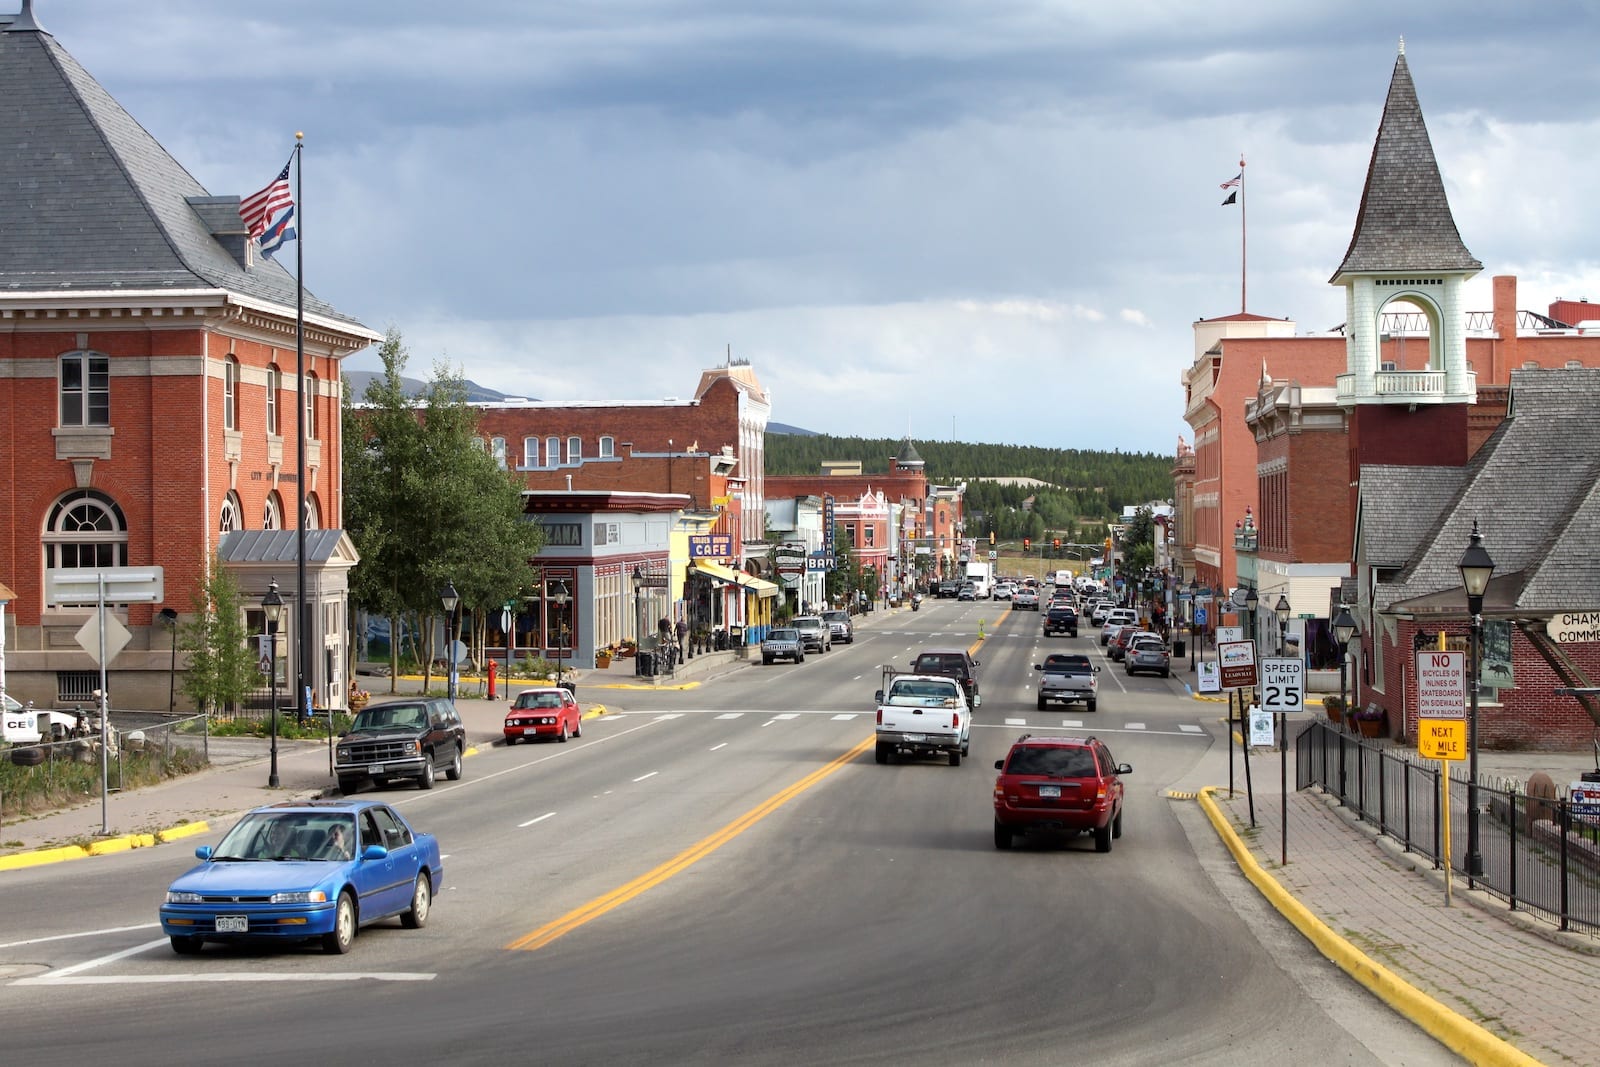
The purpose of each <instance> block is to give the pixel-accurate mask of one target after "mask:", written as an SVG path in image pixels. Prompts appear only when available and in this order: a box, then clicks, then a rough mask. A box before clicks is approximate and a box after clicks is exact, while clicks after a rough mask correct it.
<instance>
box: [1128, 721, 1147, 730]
mask: <svg viewBox="0 0 1600 1067" xmlns="http://www.w3.org/2000/svg"><path fill="white" fill-rule="evenodd" d="M1123 729H1125V730H1143V729H1145V725H1144V723H1142V722H1130V723H1125V724H1124V725H1123Z"/></svg>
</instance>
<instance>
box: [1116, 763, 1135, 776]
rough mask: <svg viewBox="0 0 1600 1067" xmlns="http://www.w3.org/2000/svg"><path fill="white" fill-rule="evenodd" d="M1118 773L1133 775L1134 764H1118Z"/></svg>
mask: <svg viewBox="0 0 1600 1067" xmlns="http://www.w3.org/2000/svg"><path fill="white" fill-rule="evenodd" d="M1117 773H1118V774H1132V773H1133V764H1131V763H1119V764H1117Z"/></svg>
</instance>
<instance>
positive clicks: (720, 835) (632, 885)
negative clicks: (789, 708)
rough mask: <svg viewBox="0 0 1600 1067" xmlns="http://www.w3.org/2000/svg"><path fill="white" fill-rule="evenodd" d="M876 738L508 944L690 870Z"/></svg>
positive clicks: (542, 936) (530, 941)
mask: <svg viewBox="0 0 1600 1067" xmlns="http://www.w3.org/2000/svg"><path fill="white" fill-rule="evenodd" d="M876 742H877V738H876V737H868V738H867V739H866V740H864V741H862V742H861V743H860V744H859V745H857V746H856V747H855V748H852V749H851V750H850V751H848V752H846V753H845V754H844V755H842V756H839V757H837V758H836V759H834V760H833V761H832V762H830V763H827V764H825V765H824V766H821V767H819V768H817V769H816V770H814V771H812V772H811V773H810V774H808V775H806V776H805V777H804V778H802V779H800V780H799V781H798V782H795V783H794V784H793V785H791V786H789V787H788V788H787V789H785V790H783V791H782V792H780V793H775V794H774V795H772V796H770V797H768V798H767V799H766V800H764V801H762V802H761V803H760V804H757V805H756V806H755V807H753V808H751V809H750V810H749V811H747V812H745V813H744V814H743V815H741V816H739V817H738V818H737V819H735V820H733V821H732V822H730V823H729V824H728V825H726V826H724V827H723V828H722V829H720V830H718V831H717V832H716V833H714V834H712V835H711V836H710V837H707V838H704V839H702V840H701V841H698V842H696V843H695V844H693V845H691V846H689V847H688V848H686V849H684V850H683V851H682V852H680V853H678V854H677V855H676V856H674V857H672V859H670V860H668V861H667V862H665V863H663V864H661V865H660V866H659V867H656V868H654V869H652V870H649V871H646V872H645V873H644V874H641V875H640V876H639V877H637V878H635V879H634V880H633V881H631V882H628V883H627V884H626V885H623V886H619V887H618V888H616V889H613V890H612V891H611V892H609V893H606V894H605V895H604V896H599V897H596V898H595V899H593V900H591V901H589V903H587V904H584V905H581V906H580V907H577V908H574V909H573V910H571V911H569V912H567V913H566V914H565V915H563V916H561V918H559V919H554V920H552V921H550V922H547V923H545V924H544V925H543V926H541V927H539V928H538V929H537V930H534V931H533V932H531V933H528V934H524V935H523V936H522V937H519V938H517V939H516V940H515V941H513V942H511V944H509V945H507V946H506V948H508V949H515V950H518V951H522V952H532V951H534V950H535V949H540V948H543V947H544V946H546V945H548V944H549V943H550V942H552V941H554V940H555V939H556V938H558V937H561V936H563V935H565V934H569V933H571V932H572V931H574V930H576V929H577V928H578V927H580V926H582V925H584V924H585V923H587V922H589V921H591V920H593V919H598V918H599V917H600V916H602V915H604V914H606V912H608V911H611V910H612V909H613V908H619V907H621V906H622V905H624V904H626V903H627V902H628V901H630V900H632V899H634V898H635V897H637V896H639V895H640V894H641V893H644V892H646V891H647V890H650V889H654V888H655V887H656V886H658V885H660V884H661V883H662V882H665V881H666V880H667V879H668V878H671V877H672V876H673V875H675V874H678V873H679V872H681V871H685V870H688V869H689V868H690V867H692V866H694V865H695V864H696V863H698V862H700V861H701V860H703V859H705V858H706V857H707V856H709V855H711V853H713V852H715V851H716V850H717V849H719V848H721V847H722V846H723V845H725V844H727V843H728V842H729V841H732V840H733V839H734V838H735V837H738V836H739V835H740V834H741V833H743V832H744V831H746V830H748V829H749V828H750V827H752V826H754V825H755V824H756V823H758V822H760V821H761V820H762V819H765V818H766V817H767V816H768V815H771V814H772V813H773V812H774V811H777V810H778V809H779V808H781V807H783V805H785V804H787V803H788V802H789V801H791V800H793V799H794V798H795V797H797V796H799V795H800V794H801V793H804V792H805V791H806V790H807V789H810V788H811V787H812V786H814V785H816V784H817V783H818V782H820V781H822V780H823V779H824V778H826V777H828V776H829V775H830V774H833V773H834V772H835V771H837V770H839V768H841V767H843V766H844V765H845V764H847V763H849V762H851V761H852V760H854V759H855V758H856V757H857V756H860V755H861V754H862V753H864V752H866V750H867V749H869V748H871V747H872V746H873V745H874V744H876Z"/></svg>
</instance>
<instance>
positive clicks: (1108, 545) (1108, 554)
mask: <svg viewBox="0 0 1600 1067" xmlns="http://www.w3.org/2000/svg"><path fill="white" fill-rule="evenodd" d="M1106 558H1107V559H1110V558H1111V538H1109V537H1108V538H1106Z"/></svg>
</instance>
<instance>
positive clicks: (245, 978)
mask: <svg viewBox="0 0 1600 1067" xmlns="http://www.w3.org/2000/svg"><path fill="white" fill-rule="evenodd" d="M437 977H438V975H434V974H426V973H422V972H417V971H355V972H352V973H349V974H318V973H317V972H315V971H312V972H304V971H296V972H295V973H294V974H260V973H253V972H248V971H246V972H240V973H235V974H222V973H205V974H130V975H114V974H92V975H87V976H86V977H83V978H45V977H39V978H19V979H17V980H16V981H15V982H11V983H10V984H11V985H165V984H174V985H179V984H183V983H186V982H187V983H193V982H360V981H363V980H370V981H374V982H431V981H433V980H434V979H435V978H437Z"/></svg>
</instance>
